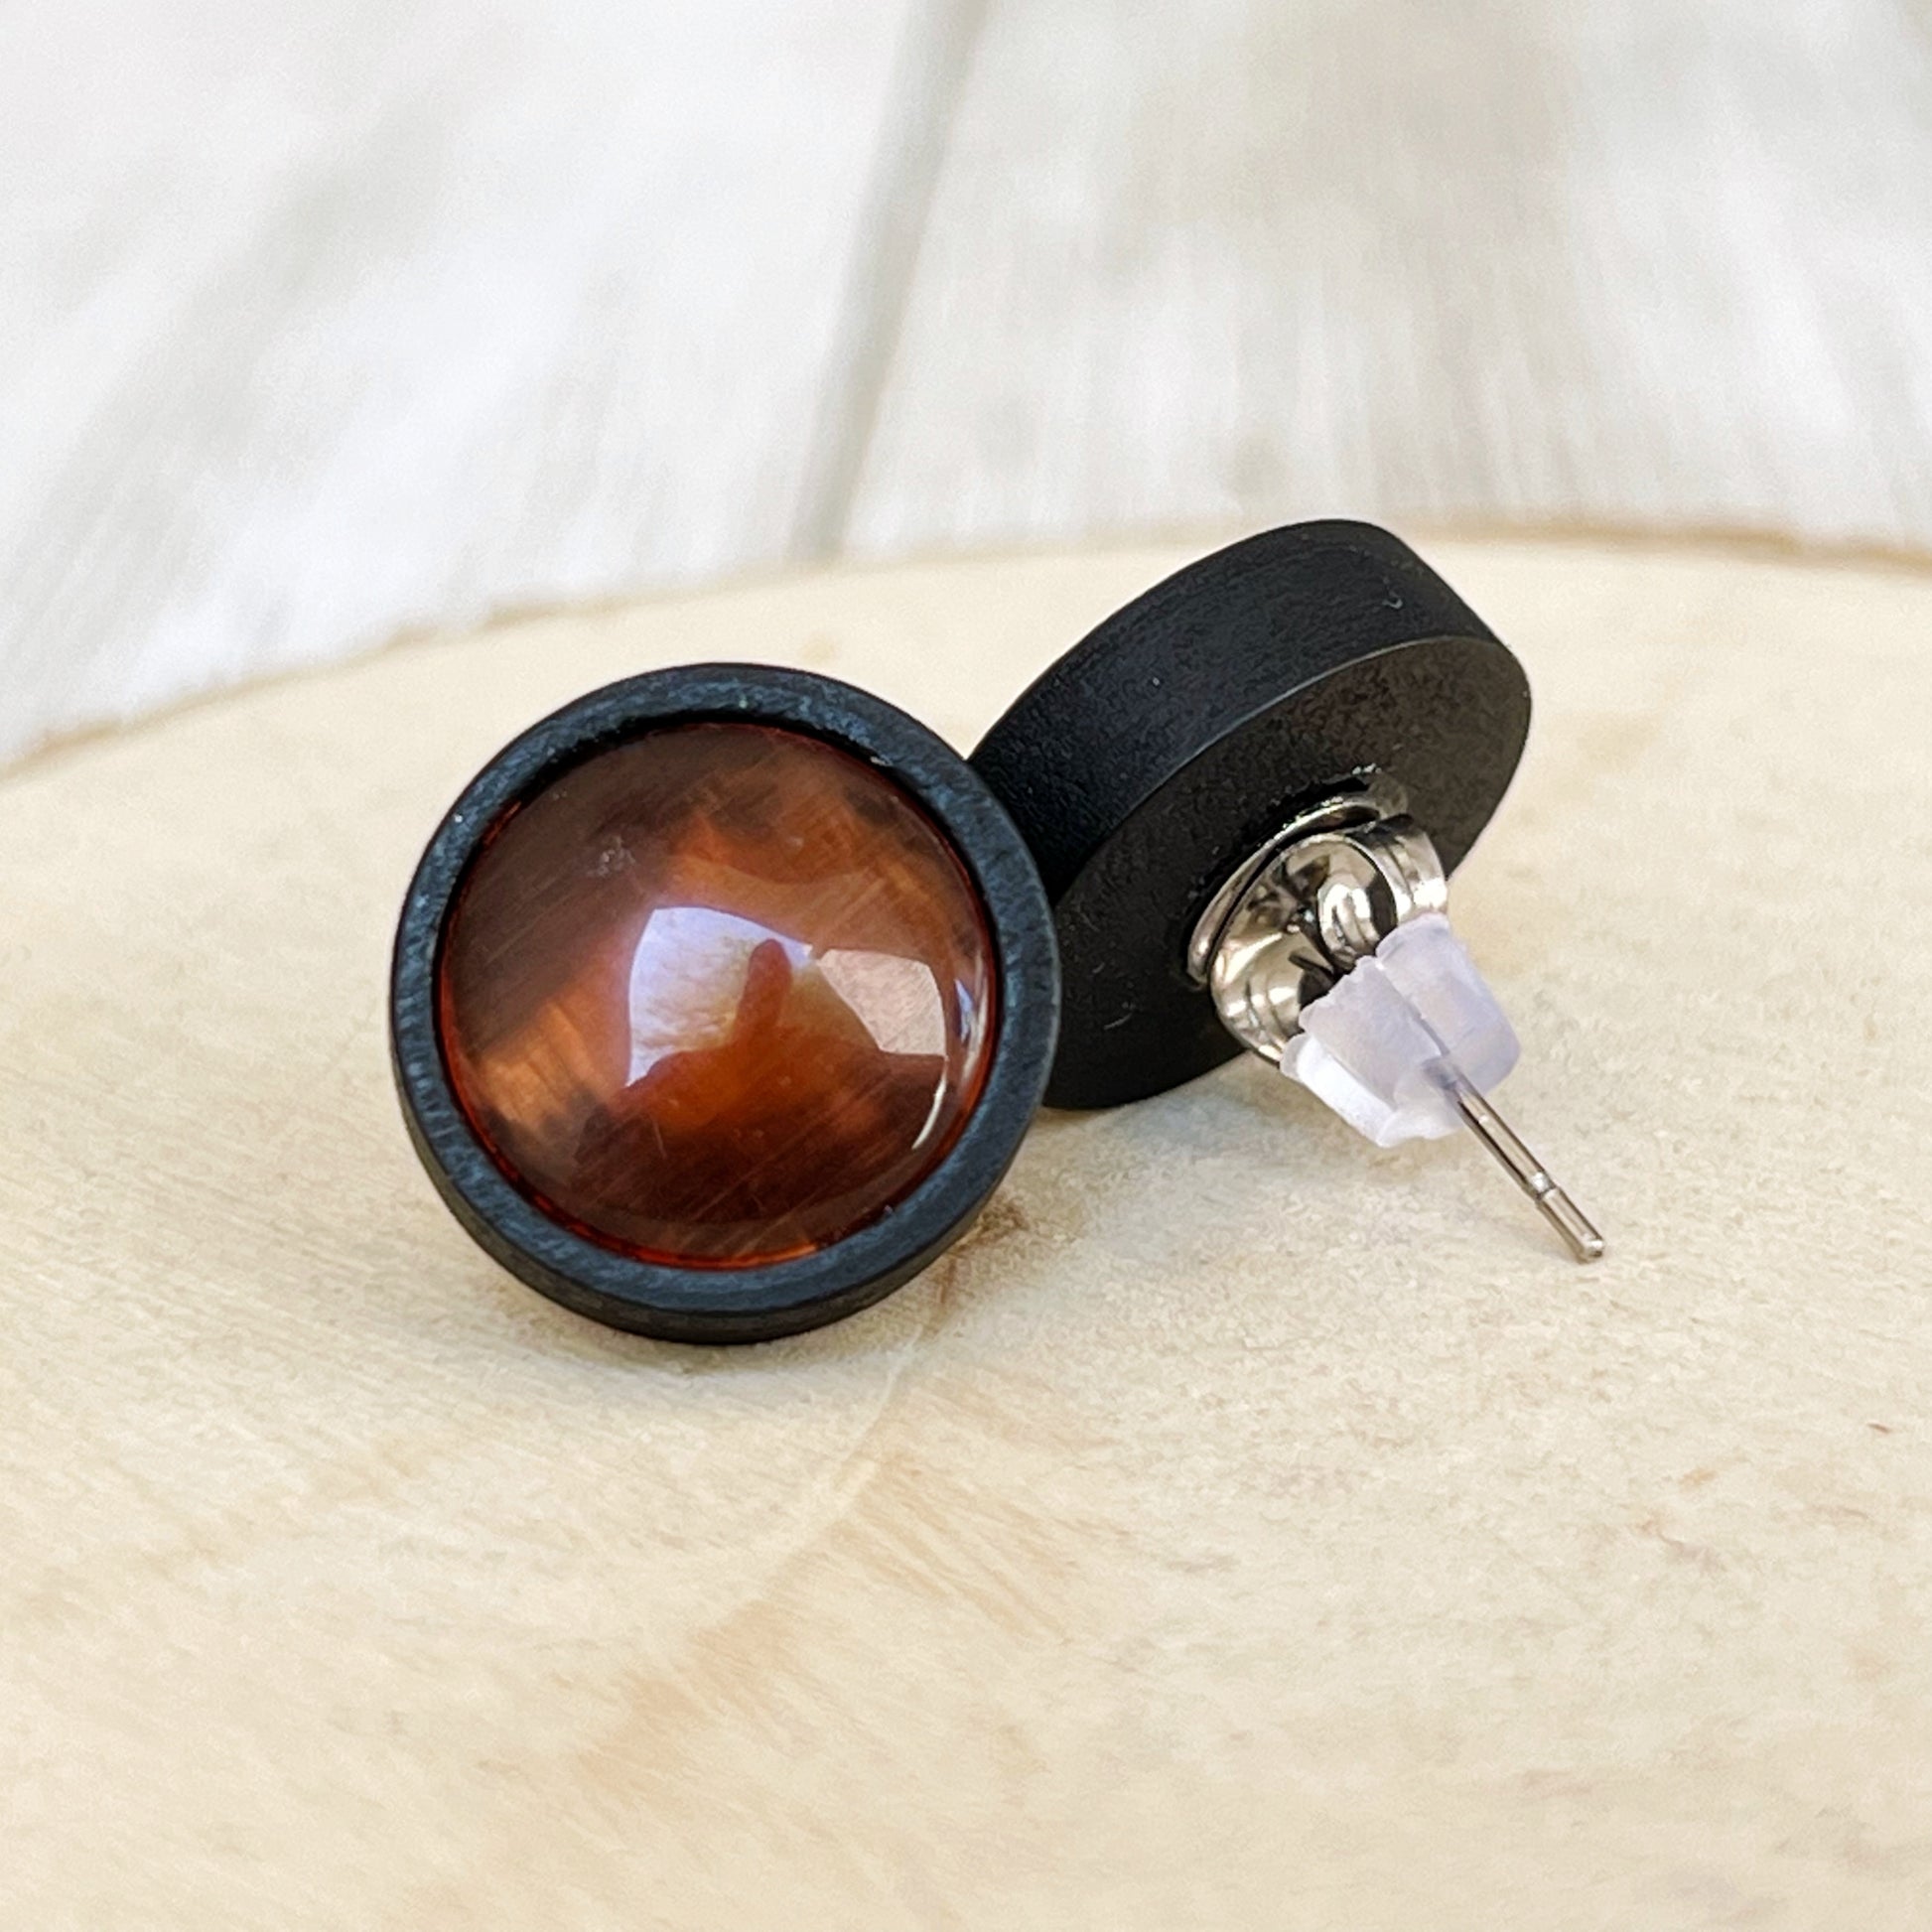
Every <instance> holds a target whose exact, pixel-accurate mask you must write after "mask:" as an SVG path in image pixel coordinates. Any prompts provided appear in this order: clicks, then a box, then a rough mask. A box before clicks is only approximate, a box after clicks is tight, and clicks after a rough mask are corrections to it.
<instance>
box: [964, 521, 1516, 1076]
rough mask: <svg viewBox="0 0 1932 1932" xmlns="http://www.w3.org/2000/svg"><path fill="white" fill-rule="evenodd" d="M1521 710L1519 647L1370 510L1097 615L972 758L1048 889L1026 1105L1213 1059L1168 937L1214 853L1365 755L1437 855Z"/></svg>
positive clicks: (1226, 1043)
mask: <svg viewBox="0 0 1932 1932" xmlns="http://www.w3.org/2000/svg"><path fill="white" fill-rule="evenodd" d="M1529 717H1530V693H1529V683H1528V680H1527V679H1526V678H1525V677H1524V674H1523V669H1522V666H1521V665H1520V664H1519V663H1518V662H1517V661H1516V659H1515V658H1514V657H1513V656H1512V655H1511V654H1510V652H1509V651H1508V649H1506V648H1505V646H1504V645H1503V644H1502V643H1501V642H1500V641H1499V640H1498V639H1497V638H1496V637H1495V636H1494V634H1493V633H1492V632H1491V631H1490V630H1489V628H1488V626H1487V625H1485V624H1484V623H1483V621H1481V619H1479V618H1478V617H1477V616H1476V615H1475V613H1474V612H1472V611H1471V610H1470V609H1469V607H1468V606H1467V605H1466V604H1464V603H1463V602H1462V600H1461V599H1460V598H1459V597H1457V596H1456V595H1455V593H1454V592H1453V591H1452V590H1450V589H1449V586H1448V585H1447V584H1446V583H1444V582H1443V580H1442V579H1441V578H1440V577H1439V576H1437V575H1436V573H1435V572H1434V571H1433V570H1431V569H1430V568H1429V566H1428V565H1427V564H1425V563H1424V562H1423V561H1422V559H1421V558H1420V557H1418V556H1417V555H1416V554H1415V552H1414V551H1413V550H1411V549H1410V548H1409V546H1408V545H1407V544H1405V543H1403V542H1402V541H1401V540H1400V539H1399V538H1397V537H1394V536H1392V535H1390V533H1389V532H1388V531H1386V530H1381V529H1377V528H1375V527H1374V526H1373V525H1371V524H1365V523H1349V522H1321V523H1299V524H1292V525H1290V526H1289V527H1288V528H1286V529H1280V530H1271V531H1268V532H1266V533H1265V534H1264V535H1261V536H1256V537H1250V538H1248V539H1247V540H1246V541H1244V542H1241V543H1237V544H1234V545H1232V546H1230V547H1229V548H1228V549H1225V550H1221V551H1217V552H1216V553H1215V554H1214V555H1213V556H1210V557H1206V558H1203V559H1202V560H1201V561H1200V562H1199V563H1196V564H1191V565H1189V566H1188V567H1187V568H1186V569H1184V570H1181V571H1179V572H1177V573H1176V574H1175V575H1173V577H1170V578H1169V579H1167V581H1166V582H1165V583H1161V584H1157V585H1156V586H1155V587H1154V588H1153V589H1152V590H1150V591H1148V592H1147V593H1146V594H1145V595H1144V596H1142V597H1140V598H1137V599H1136V600H1135V601H1134V602H1133V603H1132V604H1130V605H1128V606H1127V608H1126V609H1125V610H1123V611H1119V612H1117V613H1116V614H1115V615H1114V616H1113V617H1111V618H1109V619H1108V620H1107V621H1105V622H1104V623H1102V624H1101V625H1100V626H1099V628H1098V629H1096V630H1094V631H1093V632H1092V633H1091V634H1090V635H1089V636H1087V637H1086V638H1085V639H1084V640H1083V641H1082V642H1080V643H1078V644H1076V645H1075V646H1074V647H1073V649H1072V650H1070V651H1068V652H1067V653H1066V655H1065V656H1064V657H1062V658H1060V659H1059V660H1058V662H1057V663H1055V664H1053V665H1052V666H1051V667H1050V668H1049V669H1048V670H1047V671H1046V672H1045V673H1044V675H1043V676H1041V677H1040V678H1039V679H1038V680H1037V681H1036V682H1035V684H1034V685H1033V686H1032V687H1031V688H1030V689H1029V690H1028V691H1027V692H1025V693H1024V694H1023V695H1022V696H1021V698H1020V699H1019V700H1018V701H1017V702H1016V703H1015V704H1014V705H1013V707H1012V709H1011V710H1009V711H1008V712H1007V714H1006V715H1005V716H1004V717H1003V718H1002V719H1001V720H1000V721H999V723H998V724H996V725H995V726H994V727H993V729H992V730H991V731H990V732H989V733H988V734H987V736H986V738H985V740H984V741H983V742H982V743H981V745H980V747H979V749H978V751H976V752H975V753H974V754H973V759H972V762H973V764H974V766H975V768H976V769H977V770H978V771H979V773H980V775H981V776H982V777H984V778H985V779H986V781H987V783H988V784H989V785H990V786H991V787H992V788H993V790H994V792H995V793H996V794H997V795H998V796H999V797H1000V799H1001V800H1002V801H1003V802H1004V803H1005V805H1006V807H1007V810H1008V811H1009V812H1011V813H1012V815H1013V818H1014V822H1015V823H1016V824H1017V825H1018V826H1019V827H1020V830H1021V831H1022V833H1023V834H1025V836H1026V839H1027V842H1028V844H1029V845H1030V846H1031V847H1032V848H1033V852H1034V857H1035V860H1037V862H1038V865H1039V870H1040V874H1041V877H1042V879H1043V881H1044V883H1045V887H1046V893H1047V897H1049V898H1050V899H1051V900H1052V902H1053V911H1054V920H1055V924H1056V926H1057V928H1058V932H1059V941H1060V971H1061V985H1062V996H1061V1008H1060V1041H1059V1051H1058V1055H1057V1057H1056V1059H1055V1061H1054V1065H1053V1073H1052V1078H1051V1079H1050V1080H1049V1082H1048V1083H1047V1088H1046V1102H1047V1104H1048V1105H1049V1106H1055V1107H1110V1106H1115V1105H1118V1104H1120V1103H1121V1102H1124V1101H1129V1100H1139V1099H1143V1098H1145V1097H1146V1096H1147V1095H1149V1094H1155V1093H1161V1092H1165V1091H1166V1090H1167V1089H1168V1088H1169V1087H1173V1086H1177V1085H1178V1084H1179V1083H1180V1082H1181V1081H1183V1080H1190V1079H1192V1078H1193V1077H1194V1076H1195V1075H1197V1074H1200V1073H1205V1072H1206V1071H1207V1070H1208V1069H1209V1068H1210V1067H1214V1066H1217V1065H1219V1064H1220V1063H1221V1062H1222V1061H1224V1060H1227V1059H1230V1058H1232V1057H1233V1056H1234V1054H1236V1053H1237V1052H1239V1051H1240V1050H1241V1049H1240V1047H1239V1045H1238V1044H1237V1043H1236V1041H1235V1040H1234V1039H1233V1037H1232V1036H1231V1035H1229V1034H1228V1033H1227V1031H1226V1030H1225V1029H1224V1028H1223V1027H1222V1025H1221V1023H1220V1020H1219V1018H1218V1017H1217V1015H1216V1014H1215V1011H1214V1008H1213V1004H1212V1002H1211V1001H1210V1000H1209V998H1208V996H1207V994H1206V993H1205V992H1204V991H1203V990H1202V989H1200V988H1199V987H1198V986H1196V985H1195V984H1194V983H1193V981H1192V980H1190V978H1189V977H1188V974H1187V968H1186V952H1187V940H1188V936H1189V934H1190V933H1191V932H1192V930H1193V926H1194V922H1195V920H1196V919H1197V918H1198V917H1199V915H1200V913H1201V911H1202V910H1203V909H1204V907H1205V906H1206V903H1207V901H1208V900H1209V899H1210V898H1211V897H1213V895H1214V893H1215V891H1216V889H1217V888H1218V887H1219V886H1220V885H1221V884H1222V882H1223V881H1224V880H1225V879H1226V878H1227V877H1228V875H1229V874H1230V873H1231V872H1232V871H1233V869H1234V868H1235V867H1236V866H1237V865H1238V864H1239V863H1240V862H1241V861H1242V860H1243V859H1244V858H1245V857H1247V856H1248V855H1249V854H1250V853H1252V852H1253V851H1255V850H1256V849H1257V848H1259V847H1260V846H1261V845H1262V844H1263V843H1265V841H1267V840H1268V839H1269V838H1270V837H1272V836H1273V835H1274V834H1275V833H1276V832H1278V831H1280V830H1281V829H1282V827H1283V826H1284V825H1285V824H1286V823H1287V822H1288V820H1289V819H1290V818H1291V817H1293V816H1294V814H1295V812H1296V811H1297V810H1299V809H1301V808H1303V807H1305V806H1307V805H1309V804H1311V803H1312V802H1314V801H1315V800H1316V799H1318V798H1320V797H1321V796H1323V795H1324V794H1326V793H1328V792H1330V791H1332V790H1333V789H1334V788H1335V786H1336V785H1337V784H1339V783H1344V782H1346V781H1347V780H1348V779H1350V778H1351V777H1353V776H1356V775H1358V774H1361V773H1363V772H1366V771H1369V770H1376V771H1380V772H1383V773H1386V774H1388V775H1389V776H1391V777H1393V778H1395V779H1396V780H1398V781H1399V782H1400V783H1401V785H1402V786H1403V788H1404V789H1405V791H1406V792H1407V794H1408V798H1409V808H1410V811H1411V813H1412V814H1413V815H1414V817H1415V818H1416V819H1417V821H1418V822H1419V823H1420V824H1421V825H1422V826H1423V827H1424V828H1425V829H1426V830H1427V831H1428V832H1429V833H1430V834H1431V836H1432V837H1433V838H1434V839H1435V841H1436V845H1437V849H1438V850H1439V851H1440V853H1441V854H1442V858H1443V863H1444V864H1445V866H1447V867H1449V868H1451V869H1452V868H1453V867H1454V866H1455V865H1457V864H1458V863H1459V862H1460V860H1461V859H1462V857H1463V855H1464V854H1465V853H1466V852H1467V851H1468V849H1469V847H1470V846H1471V845H1472V844H1473V843H1474V841H1475V838H1476V835H1477V834H1478V833H1479V832H1480V831H1481V830H1482V828H1483V826H1484V825H1485V824H1487V823H1488V821H1489V818H1490V816H1491V814H1492V813H1493V812H1494V811H1495V809H1496V806H1497V804H1498V803H1499V802H1500V801H1501V798H1502V795H1503V792H1504V790H1505V789H1506V788H1507V786H1508V784H1509V781H1510V778H1511V776H1512V775H1513V774H1514V772H1515V769H1516V765H1517V761H1518V759H1520V758H1521V757H1522V751H1523V742H1524V739H1525V737H1526V735H1527V733H1528V730H1529Z"/></svg>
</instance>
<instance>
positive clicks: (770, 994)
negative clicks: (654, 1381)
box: [437, 724, 999, 1268]
mask: <svg viewBox="0 0 1932 1932" xmlns="http://www.w3.org/2000/svg"><path fill="white" fill-rule="evenodd" d="M998 998H999V988H998V984H997V971H996V967H995V949H994V941H993V937H992V933H991V931H990V929H989V927H988V923H987V917H986V912H985V908H984V906H983V905H982V903H981V900H980V897H979V894H978V892H977V891H976V890H975V888H974V885H973V882H972V880H971V879H970V877H969V876H968V874H967V872H966V869H965V867H964V866H963V865H962V864H961V863H960V861H959V859H958V857H957V856H956V855H955V854H954V852H953V850H952V848H951V846H950V845H949V844H948V843H947V842H946V840H945V839H944V838H943V837H942V836H941V834H940V833H939V831H938V830H937V829H936V827H935V826H934V825H933V823H932V821H931V820H930V819H929V818H928V817H927V816H926V814H925V813H924V811H923V810H922V809H921V808H920V807H919V806H918V805H917V804H916V803H915V802H914V801H913V800H912V799H911V798H910V797H909V796H908V795H907V794H906V793H905V792H904V791H903V790H902V789H900V787H899V786H898V785H897V784H896V783H895V782H894V781H893V780H892V779H891V778H889V777H887V776H886V775H884V774H883V773H882V772H880V771H879V770H877V769H875V768H874V767H873V766H871V765H869V764H867V763H865V762H864V761H862V760H861V759H857V758H854V757H852V756H851V755H850V754H848V753H846V752H843V751H840V750H838V749H837V748H836V747H834V746H831V745H828V744H826V743H824V742H823V741H821V740H819V739H815V738H811V737H807V736H805V735H803V734H800V733H796V732H789V731H783V730H778V729H775V728H772V727H769V726H763V725H738V724H697V725H678V726H673V727H669V728H667V729H664V730H661V731H656V732H652V733H648V734H646V735H644V736H642V737H639V738H637V739H634V740H631V741H629V742H626V743H623V744H621V745H618V746H616V747H614V748H612V749H610V750H608V751H603V752H598V753H594V754H592V755H591V756H590V757H588V758H586V759H584V760H583V761H582V762H580V763H578V764H576V765H574V766H572V767H571V768H570V769H568V770H567V771H565V772H564V773H563V774H562V775H561V776H559V777H557V778H555V779H553V780H552V781H551V782H550V783H549V785H548V786H546V787H545V788H544V789H543V790H541V791H539V792H537V793H536V794H535V795H534V796H533V797H531V798H529V799H528V800H526V801H524V802H523V803H522V804H520V805H518V806H516V807H514V808H513V809H512V810H511V811H509V812H508V813H506V814H505V815H504V817H503V819H502V820H501V821H500V823H499V824H498V825H497V826H496V827H495V828H494V829H493V830H492V832H491V833H490V834H489V835H488V837H487V838H486V839H485V841H484V843H483V847H482V849H481V850H480V852H479V853H478V855H477V857H476V859H475V860H474V861H473V862H472V864H471V866H470V869H469V871H468V873H467V874H466V875H465V877H464V880H463V882H462V884H461V886H460V888H459V890H458V893H457V897H456V899H455V902H454V904H453V906H452V909H451V913H450V917H449V920H448V923H447V926H446V928H445V933H444V939H443V945H442V949H441V955H440V959H439V963H438V968H437V1019H438V1028H439V1033H440V1035H441V1041H442V1047H443V1053H444V1058H445V1060H446V1062H447V1065H448V1068H449V1072H450V1078H451V1083H452V1085H453V1087H454V1089H455V1092H456V1096H457V1100H458V1102H459V1104H460V1105H461V1107H462V1108H463V1110H464V1113H465V1115H466V1116H467V1117H468V1119H469V1121H470V1123H471V1125H472V1127H473V1128H474V1129H475V1130H476V1132H477V1134H478V1135H479V1137H480V1138H481V1139H482V1140H483V1143H484V1145H485V1146H486V1147H487V1148H488V1150H489V1152H490V1155H491V1157H492V1158H493V1159H494V1161H495V1162H496V1164H497V1166H498V1167H499V1168H500V1169H501V1170H502V1171H503V1173H505V1174H506V1175H507V1176H508V1177H509V1178H510V1179H511V1180H512V1181H513V1182H514V1183H515V1184H516V1185H517V1187H519V1188H520V1189H521V1190H522V1191H523V1192H524V1193H525V1194H526V1195H527V1196H528V1197H529V1198H531V1199H532V1200H533V1201H534V1202H535V1203H536V1204H537V1205H538V1206H539V1207H541V1208H542V1209H543V1210H544V1211H545V1212H547V1213H549V1214H550V1215H552V1216H553V1217H555V1218H556V1219H558V1220H560V1221H562V1222H564V1223H565V1224H567V1225H569V1226H571V1227H573V1228H575V1229H576V1230H577V1231H579V1232H580V1233H583V1234H586V1235H588V1236H589V1237H591V1238H592V1239H594V1240H596V1241H598V1242H600V1243H601V1244H602V1245H604V1246H605V1247H608V1248H612V1249H615V1250H617V1251H618V1252H620V1253H624V1254H630V1255H634V1256H636V1257H638V1258H639V1259H641V1260H646V1261H653V1262H660V1263H668V1264H671V1265H674V1266H684V1267H694V1268H749V1267H755V1266H758V1265H760V1264H763V1263H769V1262H775V1261H783V1260H788V1259H790V1258H792V1257H795V1256H798V1255H803V1254H809V1253H811V1252H812V1251H814V1250H815V1249H818V1248H822V1247H825V1246H827V1245H829V1244H830V1243H832V1242H834V1241H838V1240H841V1239H842V1238H844V1237H845V1236H846V1235H848V1234H851V1233H853V1232H855V1231H856V1230H857V1229H859V1228H861V1227H864V1226H866V1225H867V1224H868V1223H870V1222H872V1221H875V1220H877V1219H878V1218H879V1217H880V1216H881V1215H882V1214H884V1213H885V1212H886V1211H887V1210H888V1209H889V1208H891V1207H892V1206H893V1205H894V1204H895V1203H897V1202H898V1201H900V1200H902V1199H903V1198H904V1197H905V1196H906V1195H907V1194H908V1193H910V1192H911V1190H912V1189H913V1188H914V1187H916V1186H917V1185H918V1184H919V1182H920V1181H921V1180H923V1179H924V1178H925V1177H926V1176H927V1175H928V1174H929V1173H931V1172H932V1171H933V1169H934V1168H935V1167H937V1165H938V1164H939V1163H940V1162H941V1161H942V1160H943V1159H944V1158H945V1156H946V1154H947V1153H948V1152H949V1151H950V1149H951V1148H952V1146H953V1143H954V1142H955V1141H956V1140H957V1138H958V1136H959V1132H960V1130H961V1129H962V1128H963V1126H964V1125H965V1123H966V1120H967V1118H968V1116H969V1115H970V1114H971V1112H972V1110H973V1107H974V1105H975V1104H976V1102H977V1101H978V1099H979V1097H980V1092H981V1089H982V1088H983V1086H984V1084H985V1080H986V1073H987V1067H988V1064H989V1062H990V1060H991V1057H992V1051H993V1040H994V1033H995V1028H996V1024H997V1008H998Z"/></svg>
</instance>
